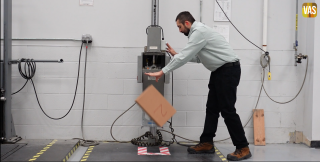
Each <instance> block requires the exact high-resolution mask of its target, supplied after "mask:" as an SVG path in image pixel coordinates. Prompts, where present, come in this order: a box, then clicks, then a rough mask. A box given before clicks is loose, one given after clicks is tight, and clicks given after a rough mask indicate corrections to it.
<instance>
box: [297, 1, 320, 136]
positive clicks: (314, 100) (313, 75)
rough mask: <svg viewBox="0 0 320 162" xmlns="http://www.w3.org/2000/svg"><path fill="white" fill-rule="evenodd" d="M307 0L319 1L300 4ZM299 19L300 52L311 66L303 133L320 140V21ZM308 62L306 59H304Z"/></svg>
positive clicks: (307, 82) (301, 17)
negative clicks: (300, 30)
mask: <svg viewBox="0 0 320 162" xmlns="http://www.w3.org/2000/svg"><path fill="white" fill-rule="evenodd" d="M306 2H316V3H317V4H319V3H320V2H319V1H318V0H317V1H300V6H302V4H303V3H306ZM299 21H300V22H301V23H299V24H300V27H301V29H302V32H300V34H299V36H300V52H301V53H303V54H307V55H308V59H309V66H308V76H307V79H306V85H305V89H304V93H305V97H304V98H305V104H304V105H305V108H304V110H303V114H304V120H303V125H304V128H303V129H302V131H303V134H304V135H305V136H306V138H307V139H308V140H310V141H319V140H320V127H319V123H320V118H319V117H318V115H319V113H320V110H319V104H320V102H319V95H320V93H319V90H320V89H319V84H318V83H319V82H320V74H319V69H320V66H319V64H318V62H319V61H320V57H319V56H318V55H317V54H318V53H319V52H320V50H319V46H318V44H319V43H320V40H319V36H320V30H319V29H320V23H319V17H316V18H304V17H303V16H302V15H301V14H300V15H299ZM304 62H306V61H304Z"/></svg>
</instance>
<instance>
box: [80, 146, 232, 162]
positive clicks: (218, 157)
mask: <svg viewBox="0 0 320 162" xmlns="http://www.w3.org/2000/svg"><path fill="white" fill-rule="evenodd" d="M138 148H139V147H138V146H135V145H132V144H131V143H113V142H112V143H100V144H99V145H97V146H91V147H89V148H88V150H87V151H86V153H85V154H84V155H83V157H82V159H81V161H224V162H226V161H227V159H226V158H225V157H224V156H223V155H222V153H221V152H220V151H219V150H218V149H217V148H216V152H215V154H189V153H188V152H187V147H184V146H180V145H177V144H173V145H171V146H169V147H168V150H169V154H170V155H138ZM146 149H147V152H148V153H151V154H160V153H161V152H160V149H159V147H147V148H146ZM140 153H141V152H140Z"/></svg>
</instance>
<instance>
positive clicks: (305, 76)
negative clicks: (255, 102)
mask: <svg viewBox="0 0 320 162" xmlns="http://www.w3.org/2000/svg"><path fill="white" fill-rule="evenodd" d="M306 58H307V65H306V71H305V74H304V79H303V82H302V85H301V87H300V90H299V91H298V93H297V94H296V95H295V96H294V97H293V98H292V99H291V100H289V101H285V102H279V101H276V100H274V99H272V98H271V97H270V95H269V94H268V92H267V91H266V89H265V87H264V83H263V82H262V87H263V90H264V92H266V94H267V96H268V98H269V99H270V100H271V101H273V102H275V103H278V104H287V103H289V102H291V101H293V100H294V99H296V98H297V97H298V96H299V94H300V92H301V91H302V88H303V86H304V83H305V81H306V78H307V73H308V65H309V58H308V56H307V55H306ZM269 67H270V65H269ZM263 69H264V68H263ZM269 71H270V70H269Z"/></svg>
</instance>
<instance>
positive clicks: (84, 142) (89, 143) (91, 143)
mask: <svg viewBox="0 0 320 162" xmlns="http://www.w3.org/2000/svg"><path fill="white" fill-rule="evenodd" d="M87 56H88V44H87V45H86V56H85V62H84V78H83V79H84V86H83V102H82V116H81V133H82V138H83V139H80V140H81V146H85V147H89V146H96V145H99V142H97V141H93V140H86V139H85V138H84V131H83V116H84V107H85V102H86V79H87Z"/></svg>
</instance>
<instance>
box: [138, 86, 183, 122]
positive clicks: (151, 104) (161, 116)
mask: <svg viewBox="0 0 320 162" xmlns="http://www.w3.org/2000/svg"><path fill="white" fill-rule="evenodd" d="M136 102H137V103H138V104H139V106H140V107H141V108H142V109H143V110H144V111H145V112H146V113H147V114H148V115H149V116H150V118H151V119H152V120H153V121H154V122H155V123H156V124H157V125H158V126H159V127H162V126H163V125H164V124H165V123H166V122H167V121H168V120H169V119H170V118H171V117H172V116H173V115H174V114H175V113H176V112H177V111H176V110H175V109H174V108H173V107H172V106H171V104H170V103H169V102H168V101H167V100H166V99H165V98H164V97H163V96H162V95H161V93H160V92H159V91H158V90H157V89H156V88H155V87H154V86H153V85H150V86H149V87H148V88H147V89H145V90H144V91H143V93H142V94H141V95H140V96H139V97H138V98H137V99H136Z"/></svg>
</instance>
